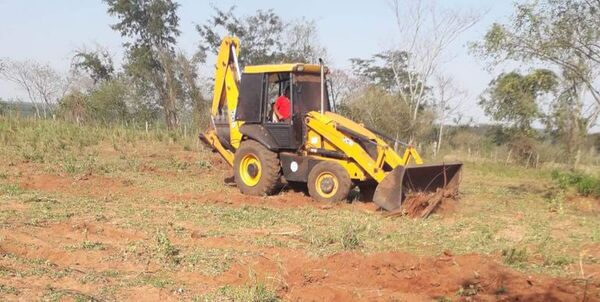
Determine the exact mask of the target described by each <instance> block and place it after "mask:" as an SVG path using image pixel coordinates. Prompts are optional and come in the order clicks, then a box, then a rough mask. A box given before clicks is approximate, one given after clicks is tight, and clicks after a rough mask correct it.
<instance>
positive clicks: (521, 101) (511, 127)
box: [479, 69, 558, 165]
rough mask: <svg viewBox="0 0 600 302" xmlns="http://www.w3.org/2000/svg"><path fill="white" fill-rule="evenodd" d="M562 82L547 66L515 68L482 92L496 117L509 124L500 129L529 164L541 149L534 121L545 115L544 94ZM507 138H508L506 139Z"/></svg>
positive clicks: (483, 100)
mask: <svg viewBox="0 0 600 302" xmlns="http://www.w3.org/2000/svg"><path fill="white" fill-rule="evenodd" d="M557 85H558V81H557V77H556V75H555V74H554V73H553V72H552V71H550V70H547V69H538V70H534V71H533V72H531V73H529V74H526V75H521V74H520V73H518V72H516V71H513V72H510V73H503V74H501V75H499V76H498V77H497V78H496V79H494V80H492V82H491V83H490V87H489V88H488V89H487V90H486V91H485V93H484V95H482V96H481V99H480V101H479V105H480V106H482V108H483V110H484V112H485V113H486V115H489V116H490V117H491V118H492V119H493V120H495V121H498V122H503V123H506V124H507V125H508V131H507V132H505V131H502V129H498V130H500V131H496V134H495V135H496V137H497V138H501V137H504V138H503V139H502V140H503V141H497V143H506V144H508V146H509V148H510V152H512V150H515V151H516V154H517V156H518V158H519V159H520V160H521V161H522V162H523V163H526V164H527V165H528V164H529V163H530V161H531V159H532V157H533V156H534V155H535V154H536V153H537V152H536V147H535V134H536V132H535V131H534V129H533V122H534V121H536V120H540V119H542V118H543V117H544V115H543V112H542V110H541V108H540V106H539V104H540V103H541V102H540V100H539V99H540V98H541V97H542V96H543V95H544V94H547V93H550V92H552V91H553V90H555V88H556V87H557ZM504 140H505V141H504Z"/></svg>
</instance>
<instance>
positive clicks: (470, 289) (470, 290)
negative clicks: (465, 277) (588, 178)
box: [456, 282, 480, 297]
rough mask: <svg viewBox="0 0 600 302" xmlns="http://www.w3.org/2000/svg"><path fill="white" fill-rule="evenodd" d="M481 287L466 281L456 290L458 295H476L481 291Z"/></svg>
mask: <svg viewBox="0 0 600 302" xmlns="http://www.w3.org/2000/svg"><path fill="white" fill-rule="evenodd" d="M479 289H480V287H479V285H477V284H473V283H469V282H466V283H465V284H463V285H462V286H461V287H460V288H459V289H458V290H457V291H456V295H457V296H461V297H470V296H475V295H477V293H478V292H479Z"/></svg>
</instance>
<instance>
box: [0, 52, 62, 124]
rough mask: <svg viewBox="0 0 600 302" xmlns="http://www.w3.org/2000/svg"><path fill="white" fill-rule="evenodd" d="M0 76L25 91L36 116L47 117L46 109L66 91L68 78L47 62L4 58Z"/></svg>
mask: <svg viewBox="0 0 600 302" xmlns="http://www.w3.org/2000/svg"><path fill="white" fill-rule="evenodd" d="M0 76H2V77H3V78H4V79H6V80H8V81H10V82H12V83H14V84H16V85H17V86H18V87H19V88H20V89H22V90H24V91H25V92H26V93H27V97H28V98H29V101H30V102H31V103H32V104H33V106H34V108H35V112H36V117H38V118H39V117H41V116H42V113H43V116H44V118H46V117H47V114H48V110H49V108H50V106H52V104H55V103H56V102H57V101H58V99H60V98H61V97H62V96H63V95H64V94H65V93H66V91H67V89H68V87H69V82H68V80H67V79H66V78H65V77H64V76H63V75H61V74H59V73H58V72H57V71H56V70H54V69H53V68H52V67H51V66H50V65H48V64H41V63H38V62H34V61H12V60H6V62H5V65H4V68H3V69H1V70H0Z"/></svg>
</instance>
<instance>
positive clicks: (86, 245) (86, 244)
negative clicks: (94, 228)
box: [81, 240, 106, 251]
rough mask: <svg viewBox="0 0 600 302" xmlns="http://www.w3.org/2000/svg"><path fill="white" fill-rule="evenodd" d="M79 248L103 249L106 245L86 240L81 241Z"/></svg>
mask: <svg viewBox="0 0 600 302" xmlns="http://www.w3.org/2000/svg"><path fill="white" fill-rule="evenodd" d="M81 248H82V249H84V250H96V251H103V250H105V249H106V245H104V243H102V242H92V241H88V240H86V241H84V242H83V243H81Z"/></svg>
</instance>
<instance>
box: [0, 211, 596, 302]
mask: <svg viewBox="0 0 600 302" xmlns="http://www.w3.org/2000/svg"><path fill="white" fill-rule="evenodd" d="M0 236H2V238H3V240H2V241H1V242H0V253H2V254H3V255H7V254H11V255H17V256H19V257H22V258H25V259H43V260H44V261H45V262H46V264H45V265H47V266H48V267H49V269H51V270H55V271H61V270H63V269H68V270H71V271H72V272H75V273H74V274H75V275H74V276H73V274H71V275H69V276H68V277H57V278H55V279H53V278H49V277H46V276H43V277H35V276H28V277H24V278H21V277H19V274H18V272H19V270H20V268H19V264H16V265H15V264H14V263H13V262H10V261H9V258H2V259H0V267H2V270H3V271H8V272H9V273H8V275H4V276H2V277H0V283H2V284H4V285H10V286H13V287H16V288H19V289H20V291H21V294H20V295H19V297H20V298H23V297H27V299H28V298H35V297H38V298H39V297H41V294H42V293H43V292H44V291H47V290H48V287H53V288H56V289H61V290H63V291H67V292H75V293H82V294H86V295H89V296H94V294H95V291H96V288H95V287H94V286H93V285H92V284H85V283H81V282H79V281H78V280H77V278H76V277H78V276H84V275H85V273H86V272H103V271H107V270H112V271H119V272H120V274H123V275H127V276H130V277H131V278H135V277H136V276H139V275H143V274H148V273H152V272H154V271H156V270H157V269H159V266H157V265H156V264H149V263H145V262H143V261H139V260H140V259H144V257H140V255H132V256H131V258H128V256H127V255H125V256H123V253H122V252H120V249H122V246H123V245H125V244H126V243H127V242H130V241H135V240H141V239H144V236H143V235H141V234H136V233H135V232H128V231H124V230H121V229H119V228H116V227H114V226H112V225H110V224H108V223H85V222H81V223H75V224H72V223H60V224H54V225H49V226H46V227H41V228H40V227H24V228H19V230H11V229H6V230H2V231H1V232H0ZM85 238H87V240H90V241H99V242H103V243H104V244H105V245H106V248H105V249H103V250H97V251H96V250H93V251H90V250H86V251H83V250H76V251H65V249H64V246H66V245H69V244H76V243H78V242H81V241H82V240H84V239H85ZM184 243H185V244H186V245H190V246H194V245H195V246H203V247H220V248H233V249H239V250H252V251H253V253H251V254H248V255H245V256H243V257H241V258H238V259H236V261H235V263H234V264H233V266H232V267H231V268H230V269H229V270H228V271H226V272H224V273H222V274H220V275H218V276H216V277H209V276H204V275H202V274H200V273H196V272H187V271H185V270H176V271H172V272H171V273H170V274H171V277H172V278H173V279H174V280H177V281H178V282H180V283H181V284H183V285H185V288H186V291H195V292H205V291H209V290H211V289H215V288H217V287H218V286H220V285H224V284H233V285H243V284H246V283H248V282H251V281H252V280H251V279H252V278H256V279H258V280H264V282H265V283H267V284H273V285H274V286H275V287H276V288H277V291H278V293H279V295H280V296H281V297H282V298H283V299H284V300H288V301H431V300H432V299H436V298H438V299H441V298H442V297H446V298H451V299H453V300H460V301H462V300H464V301H468V300H472V301H590V302H591V301H600V299H599V298H598V297H599V294H600V293H599V287H600V282H598V281H594V280H593V279H592V280H591V281H589V283H588V284H587V286H586V283H585V281H584V280H566V279H560V278H550V277H545V276H537V275H531V276H528V275H524V274H522V273H519V272H516V271H514V270H512V269H509V268H506V267H505V266H503V265H501V264H500V263H499V261H498V259H496V258H494V257H490V256H482V255H476V254H471V255H461V256H454V255H452V254H450V253H445V254H443V255H440V256H438V257H419V256H415V255H412V254H407V253H374V254H368V255H364V254H361V253H350V252H344V253H338V254H333V255H330V256H327V257H321V258H319V257H311V256H308V255H307V254H305V252H304V251H301V250H294V249H284V248H259V247H257V246H249V245H244V244H243V243H241V242H239V241H236V240H232V239H228V238H226V237H202V236H195V235H194V233H192V235H191V236H190V237H189V238H188V239H184V240H183V241H181V242H178V244H184ZM78 272H79V273H78ZM250 272H253V273H254V274H256V277H251V276H252V274H250ZM103 278H104V279H103V280H101V281H100V282H103V283H105V284H111V282H115V281H114V280H111V278H110V277H103ZM461 288H462V289H461ZM458 293H461V295H457V294H458ZM117 296H118V297H119V298H120V299H123V300H139V299H143V300H145V301H163V300H166V301H170V300H177V299H180V298H184V299H185V298H186V297H187V298H190V297H189V296H186V292H183V293H177V292H170V291H168V290H164V289H158V288H153V287H151V286H140V287H134V288H127V289H126V290H123V291H120V292H118V293H117ZM8 298H10V297H8ZM14 298H17V297H14ZM27 299H25V300H27Z"/></svg>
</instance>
